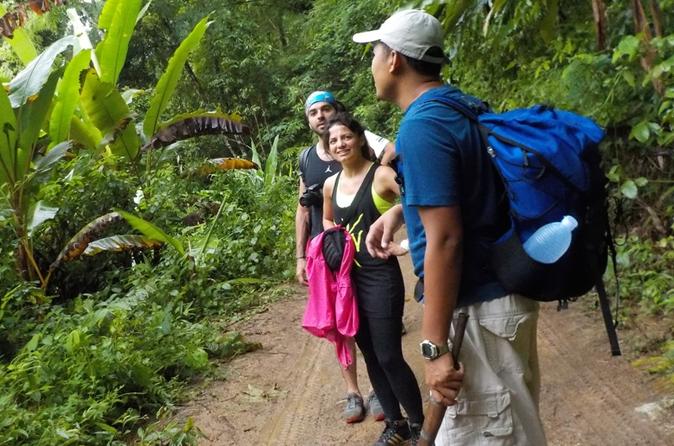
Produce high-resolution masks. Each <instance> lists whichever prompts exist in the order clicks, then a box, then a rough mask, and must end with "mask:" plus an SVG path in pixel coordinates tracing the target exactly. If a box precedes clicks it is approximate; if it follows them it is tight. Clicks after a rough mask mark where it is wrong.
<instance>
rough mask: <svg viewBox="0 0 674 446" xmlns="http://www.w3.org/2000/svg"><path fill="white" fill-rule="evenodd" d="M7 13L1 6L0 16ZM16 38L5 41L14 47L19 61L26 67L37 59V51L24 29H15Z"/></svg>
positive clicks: (13, 32) (13, 31)
mask: <svg viewBox="0 0 674 446" xmlns="http://www.w3.org/2000/svg"><path fill="white" fill-rule="evenodd" d="M6 12H7V9H6V8H5V7H4V6H2V5H0V16H3V15H4V14H5V13H6ZM12 34H13V35H14V37H12V38H6V39H5V40H6V41H7V42H8V43H9V46H11V47H12V49H13V50H14V53H16V55H17V56H18V57H19V60H21V62H22V63H23V64H24V65H27V64H28V63H29V62H30V61H31V60H33V59H35V58H36V57H37V50H36V49H35V45H33V42H32V41H31V40H30V37H28V34H27V33H26V31H24V30H23V29H14V30H12Z"/></svg>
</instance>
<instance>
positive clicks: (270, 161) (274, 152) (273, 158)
mask: <svg viewBox="0 0 674 446" xmlns="http://www.w3.org/2000/svg"><path fill="white" fill-rule="evenodd" d="M277 170H278V135H276V137H275V138H274V142H273V143H272V145H271V150H270V151H269V155H267V159H266V160H265V162H264V185H265V187H269V186H271V184H272V183H274V181H276V171H277Z"/></svg>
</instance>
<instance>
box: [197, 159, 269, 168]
mask: <svg viewBox="0 0 674 446" xmlns="http://www.w3.org/2000/svg"><path fill="white" fill-rule="evenodd" d="M208 164H209V165H211V166H213V167H215V168H216V169H217V170H239V169H258V168H259V166H258V165H257V164H255V163H254V162H252V161H249V160H245V159H241V158H214V159H211V160H208Z"/></svg>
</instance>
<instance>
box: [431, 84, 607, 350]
mask: <svg viewBox="0 0 674 446" xmlns="http://www.w3.org/2000/svg"><path fill="white" fill-rule="evenodd" d="M436 100H437V101H438V102H441V103H443V104H445V105H448V106H449V107H451V108H453V109H455V110H457V111H459V112H460V113H462V114H463V115H464V116H466V117H468V118H469V119H470V120H471V121H473V122H475V123H477V125H478V126H479V129H480V132H481V134H482V141H483V145H484V149H485V150H487V152H488V153H489V155H490V157H491V160H492V164H493V166H494V167H495V169H496V171H497V172H498V174H499V176H500V178H501V179H502V182H503V185H504V189H505V194H506V196H507V201H508V204H509V208H510V220H511V225H510V229H509V230H508V231H507V232H506V233H505V234H503V236H502V237H500V239H499V240H497V241H496V242H495V243H494V245H493V247H492V253H491V254H492V255H491V263H492V266H493V268H494V270H495V272H496V275H497V277H498V279H499V281H500V282H501V284H502V285H503V286H504V287H505V289H506V290H507V291H509V292H513V293H518V294H522V295H524V296H527V297H529V298H532V299H536V300H540V301H552V300H560V302H564V303H566V301H567V300H568V299H573V298H575V297H578V296H581V295H583V294H585V293H587V292H588V291H590V290H591V289H592V288H593V287H596V288H597V291H598V292H599V294H600V303H601V306H602V311H603V312H604V319H605V323H606V326H607V330H608V331H609V338H611V344H612V350H613V353H614V354H619V349H618V346H617V338H615V330H614V329H613V325H614V322H613V320H612V318H611V312H610V306H609V303H608V298H607V297H606V293H605V290H604V286H603V281H602V276H603V274H604V271H605V269H606V265H607V260H608V250H609V248H611V249H613V244H612V239H611V233H610V227H609V218H608V204H607V194H606V184H607V179H606V176H605V175H604V172H603V170H602V168H601V164H600V163H601V155H600V152H599V143H600V142H601V140H602V139H603V138H604V131H603V130H602V129H601V128H600V127H599V126H598V125H597V124H595V123H594V122H593V121H592V120H590V119H588V118H586V117H583V116H580V115H577V114H575V113H571V112H567V111H562V110H557V109H554V108H551V107H547V106H542V105H536V106H533V107H531V108H526V109H517V110H512V111H509V112H505V113H492V112H490V110H489V109H488V107H487V106H486V105H485V104H484V103H482V102H480V101H478V100H477V99H475V98H472V97H469V96H466V97H465V98H464V99H463V100H461V101H459V100H455V99H451V98H442V99H436ZM565 215H571V216H573V217H575V219H576V220H577V221H578V227H577V228H576V229H575V230H574V231H573V232H572V241H571V246H570V247H569V249H568V251H566V253H565V254H564V255H563V256H562V257H561V258H560V259H559V260H558V261H557V262H555V263H552V264H542V263H539V262H536V261H535V260H533V259H532V258H530V257H529V256H528V255H527V254H526V253H525V252H524V249H523V247H522V244H523V242H525V241H526V240H527V239H528V238H529V236H531V234H533V233H534V232H535V231H536V229H538V228H540V227H541V226H543V225H545V224H547V223H551V222H554V221H560V220H561V219H562V218H563V217H564V216H565ZM612 254H613V251H612ZM609 325H610V326H609ZM611 332H612V334H611Z"/></svg>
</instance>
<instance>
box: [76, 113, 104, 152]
mask: <svg viewBox="0 0 674 446" xmlns="http://www.w3.org/2000/svg"><path fill="white" fill-rule="evenodd" d="M83 118H84V117H82V118H80V117H78V116H73V117H72V119H71V120H70V139H72V140H73V141H76V142H77V143H78V144H80V145H82V146H84V147H87V148H89V149H97V148H98V142H99V141H100V140H101V139H103V135H102V134H101V131H100V130H98V129H97V128H96V126H94V125H93V124H92V123H91V122H89V121H88V120H86V119H83Z"/></svg>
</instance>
